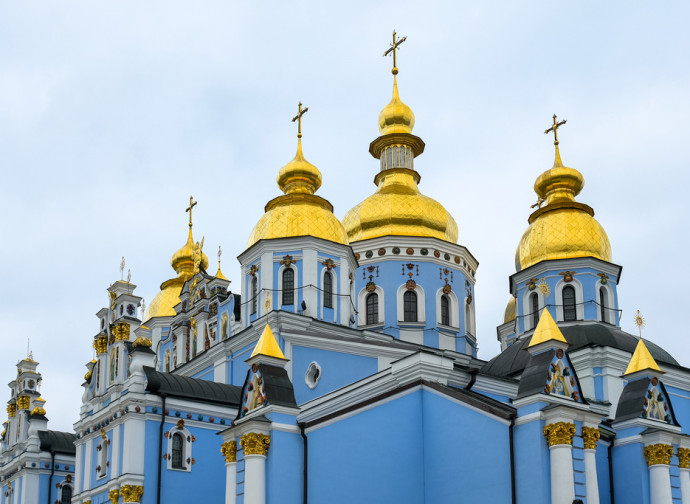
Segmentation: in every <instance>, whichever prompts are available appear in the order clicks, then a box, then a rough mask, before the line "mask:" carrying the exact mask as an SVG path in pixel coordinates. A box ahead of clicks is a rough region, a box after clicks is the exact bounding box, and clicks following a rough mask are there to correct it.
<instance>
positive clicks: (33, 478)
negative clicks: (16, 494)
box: [22, 473, 39, 503]
mask: <svg viewBox="0 0 690 504" xmlns="http://www.w3.org/2000/svg"><path fill="white" fill-rule="evenodd" d="M38 477H39V475H38V474H37V473H33V474H32V473H28V474H24V477H23V478H22V502H26V503H29V502H38V489H39V484H38Z"/></svg>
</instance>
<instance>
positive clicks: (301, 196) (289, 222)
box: [247, 133, 348, 248]
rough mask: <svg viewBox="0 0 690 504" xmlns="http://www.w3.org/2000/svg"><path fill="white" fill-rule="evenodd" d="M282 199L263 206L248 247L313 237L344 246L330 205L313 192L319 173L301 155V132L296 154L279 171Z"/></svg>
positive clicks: (343, 240) (345, 238)
mask: <svg viewBox="0 0 690 504" xmlns="http://www.w3.org/2000/svg"><path fill="white" fill-rule="evenodd" d="M277 182H278V186H279V187H280V189H281V190H282V191H283V192H284V194H283V195H282V196H278V197H277V198H274V199H272V200H271V201H269V202H268V203H267V204H266V207H265V212H266V213H264V215H263V216H262V217H261V219H259V222H257V224H256V226H254V229H253V230H252V232H251V234H250V235H249V240H248V242H247V248H249V247H251V246H252V245H254V244H255V243H256V242H258V241H259V240H269V239H273V238H288V237H293V236H313V237H316V238H322V239H324V240H329V241H332V242H335V243H341V244H344V245H347V243H348V241H347V235H346V234H345V229H343V225H342V224H341V223H340V221H339V220H338V219H337V218H336V216H335V215H333V206H332V205H331V204H330V203H329V202H328V201H326V200H325V199H323V198H321V197H320V196H316V195H315V194H314V193H315V192H316V190H317V189H318V188H319V187H321V172H319V170H318V168H317V167H316V166H314V165H313V164H311V163H310V162H308V161H307V160H306V159H305V158H304V155H303V154H302V138H301V133H300V134H299V135H298V141H297V154H296V155H295V157H294V159H293V160H292V161H290V162H289V163H288V164H286V165H285V166H283V168H281V170H280V172H279V173H278V178H277Z"/></svg>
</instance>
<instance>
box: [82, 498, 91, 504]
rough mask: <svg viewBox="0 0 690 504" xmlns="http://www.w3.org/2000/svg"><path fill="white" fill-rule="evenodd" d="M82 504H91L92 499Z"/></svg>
mask: <svg viewBox="0 0 690 504" xmlns="http://www.w3.org/2000/svg"><path fill="white" fill-rule="evenodd" d="M81 504H91V499H89V500H85V501H82V503H81Z"/></svg>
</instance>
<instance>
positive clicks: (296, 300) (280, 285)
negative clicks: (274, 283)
mask: <svg viewBox="0 0 690 504" xmlns="http://www.w3.org/2000/svg"><path fill="white" fill-rule="evenodd" d="M287 268H290V269H291V270H292V272H293V275H294V276H293V278H294V281H293V284H294V288H293V292H292V299H293V303H292V304H291V305H283V272H284V271H285V270H286V269H287ZM298 288H299V269H298V268H297V263H296V262H293V263H292V264H291V265H290V266H285V265H284V264H282V265H281V266H280V268H278V292H276V293H275V298H276V299H277V304H276V303H275V302H274V301H273V300H271V304H272V305H273V306H278V307H281V306H294V307H295V313H297V312H298V311H299V310H301V309H302V308H301V307H300V306H299V304H300V302H299V298H298V297H297V291H298Z"/></svg>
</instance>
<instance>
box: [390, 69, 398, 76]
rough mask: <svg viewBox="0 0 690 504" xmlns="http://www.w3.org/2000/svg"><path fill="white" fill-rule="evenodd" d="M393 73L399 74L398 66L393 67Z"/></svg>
mask: <svg viewBox="0 0 690 504" xmlns="http://www.w3.org/2000/svg"><path fill="white" fill-rule="evenodd" d="M391 72H392V73H393V75H398V67H393V70H391Z"/></svg>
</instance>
